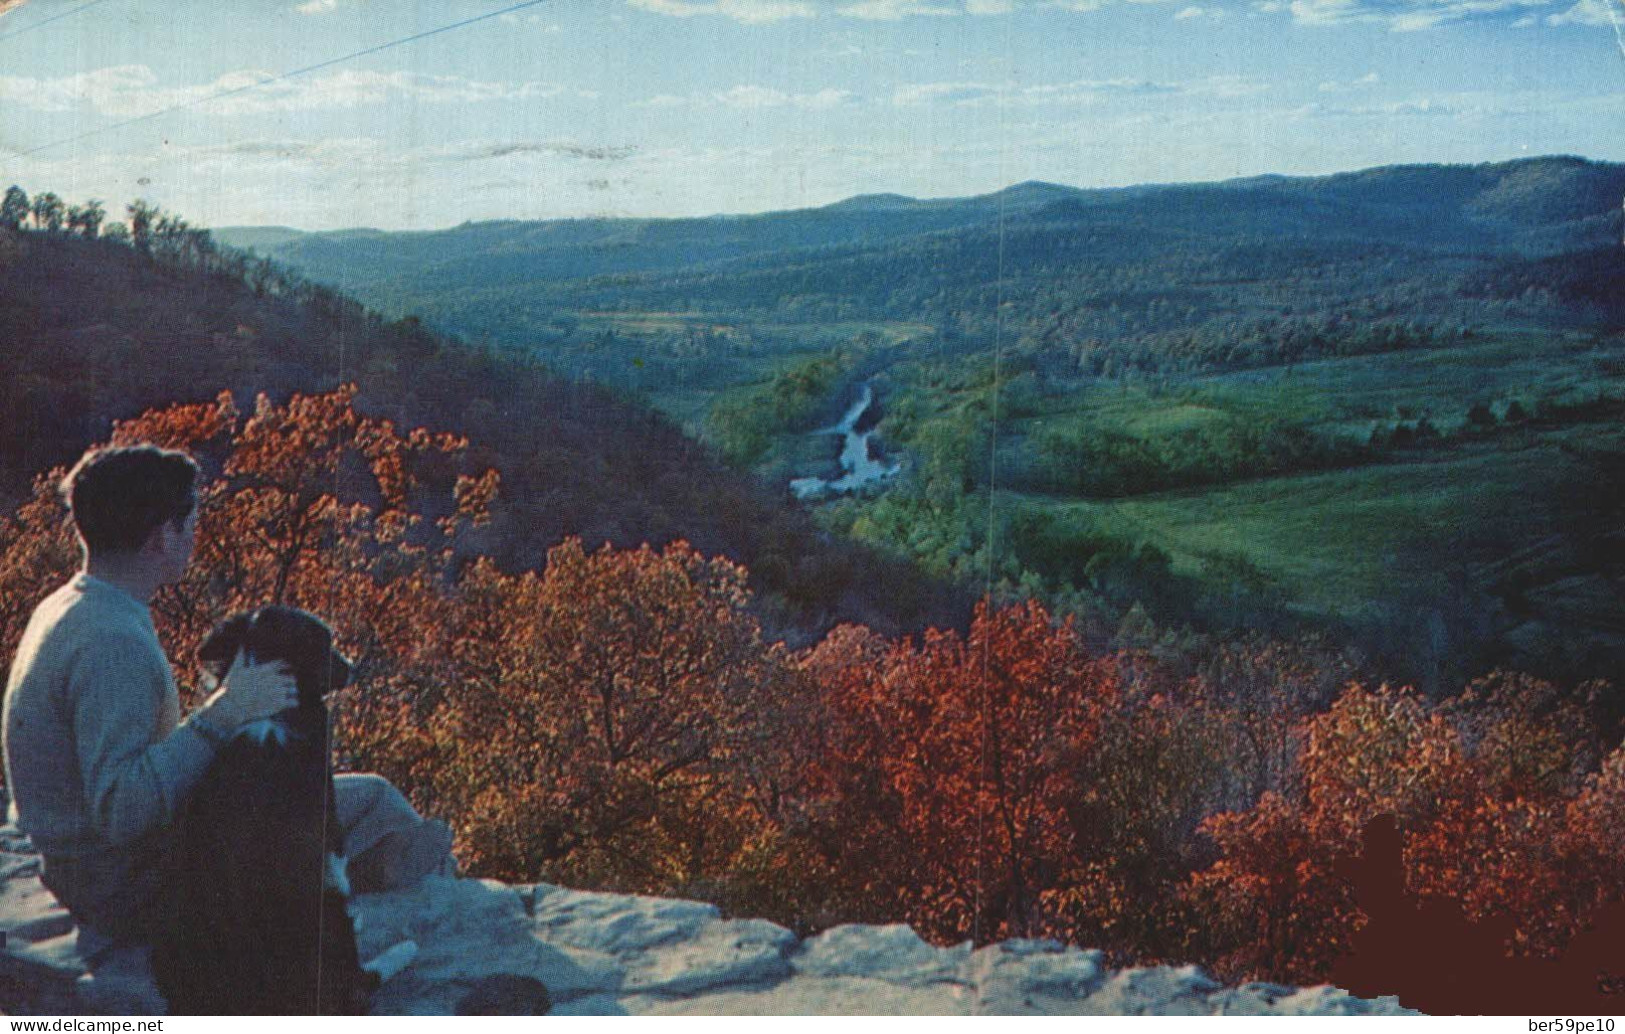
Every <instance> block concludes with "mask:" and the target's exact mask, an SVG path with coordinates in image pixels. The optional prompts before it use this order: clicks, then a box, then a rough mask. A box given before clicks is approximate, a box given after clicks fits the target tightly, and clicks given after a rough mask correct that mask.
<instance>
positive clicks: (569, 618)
mask: <svg viewBox="0 0 1625 1034" xmlns="http://www.w3.org/2000/svg"><path fill="white" fill-rule="evenodd" d="M114 439H115V440H116V441H121V442H123V441H138V440H139V441H154V442H158V443H161V444H165V445H171V446H177V447H183V448H187V449H189V450H191V451H192V452H193V453H194V454H195V455H197V456H198V457H199V458H200V461H201V462H202V464H203V466H204V468H205V471H206V474H207V475H208V483H207V485H206V487H205V489H204V491H203V494H202V510H201V516H200V533H199V537H198V542H199V546H198V552H197V556H196V559H195V561H194V564H193V566H192V568H191V570H190V571H189V573H188V575H187V577H186V579H185V580H184V581H183V582H182V583H180V584H178V585H176V586H173V587H170V588H168V589H166V590H165V591H164V592H162V593H161V594H160V596H159V598H158V599H157V600H156V601H155V604H154V612H155V615H156V617H157V619H158V625H159V629H160V634H161V636H162V637H163V640H164V644H165V648H166V650H167V651H168V652H169V654H170V656H171V657H172V658H174V659H175V660H176V661H177V665H178V671H179V675H180V678H181V682H182V684H183V687H184V688H186V689H187V690H188V691H190V690H191V688H192V686H193V679H192V677H191V671H190V669H191V667H192V665H191V663H190V661H191V659H192V658H193V657H194V655H195V650H196V646H197V644H198V642H199V641H200V640H201V638H202V636H203V635H204V634H205V633H206V632H207V630H208V629H209V628H210V627H212V626H213V625H214V624H215V623H216V622H218V621H219V620H221V619H223V618H224V617H226V616H227V615H229V614H231V613H234V612H237V611H240V610H246V609H249V608H252V607H256V606H260V605H263V604H266V603H270V602H283V603H288V604H292V605H295V606H300V607H304V608H307V609H309V610H312V611H314V612H316V613H318V614H321V615H323V616H324V617H326V618H327V619H328V620H329V621H331V622H332V624H333V625H334V627H335V628H336V629H337V631H338V633H339V639H340V644H341V646H342V648H343V649H344V650H345V651H346V652H347V653H348V654H349V655H350V656H352V657H353V658H354V659H355V660H356V662H357V677H356V680H355V682H354V684H353V685H352V686H351V687H350V688H348V689H346V690H345V691H344V692H343V693H342V694H341V695H340V696H339V697H338V698H337V699H336V700H335V706H334V711H335V716H336V717H335V722H336V744H337V750H338V753H339V755H340V758H339V760H340V763H341V764H342V765H344V766H346V767H350V768H356V769H367V770H373V771H378V772H381V773H383V774H384V775H386V776H387V777H389V778H390V779H391V780H392V781H394V782H395V783H396V785H398V786H400V787H401V788H402V789H403V790H404V791H405V792H406V793H407V794H408V795H409V796H410V797H411V798H412V799H413V801H414V803H415V804H416V805H417V806H418V807H419V808H420V809H421V810H423V811H425V812H426V813H430V814H435V815H439V816H441V817H444V818H445V819H447V820H448V821H450V822H452V823H453V825H454V827H455V828H456V831H457V845H456V850H457V853H458V855H459V858H460V859H461V861H462V863H463V865H464V867H465V868H466V869H467V870H468V871H470V872H473V873H475V874H479V875H488V876H495V877H501V878H506V879H512V880H549V881H560V882H566V883H570V884H573V885H578V886H591V887H601V888H606V889H616V890H623V891H638V892H647V893H665V894H685V895H690V896H701V897H706V898H709V899H711V900H715V901H718V902H720V903H722V904H723V905H724V907H725V908H728V909H729V910H730V911H734V912H738V913H749V914H756V915H765V916H768V917H770V918H774V919H777V920H779V921H781V922H785V923H788V924H792V925H795V926H797V927H799V928H802V929H812V928H816V927H820V926H824V925H828V924H831V923H834V922H839V921H872V922H893V921H902V922H908V923H911V924H913V925H914V926H915V927H916V928H917V929H919V930H920V931H921V933H922V934H924V935H926V936H927V937H929V938H932V939H934V940H937V941H941V942H951V941H957V940H962V939H966V938H974V939H976V940H978V941H983V942H986V941H991V940H996V939H1001V938H1008V937H1056V938H1060V939H1063V940H1067V941H1070V942H1073V943H1080V944H1086V945H1088V946H1092V947H1101V948H1104V949H1106V950H1107V951H1108V952H1109V953H1110V954H1111V955H1112V956H1113V958H1114V960H1117V961H1122V962H1128V961H1153V960H1162V961H1181V962H1183V961H1198V962H1202V963H1204V964H1207V965H1209V966H1211V967H1213V968H1215V969H1216V971H1217V972H1219V973H1220V974H1221V975H1222V976H1224V977H1226V978H1229V979H1243V978H1267V979H1274V980H1282V981H1294V982H1313V981H1319V980H1324V979H1326V978H1328V976H1329V975H1331V974H1332V973H1333V972H1334V971H1335V970H1336V969H1337V967H1338V966H1339V964H1340V960H1346V959H1347V957H1348V955H1349V953H1350V951H1351V950H1352V949H1353V948H1354V947H1355V946H1356V945H1357V944H1358V943H1359V941H1360V937H1361V931H1362V930H1364V929H1365V928H1366V924H1367V923H1368V921H1369V914H1368V913H1367V912H1364V911H1362V907H1361V902H1360V900H1359V888H1358V887H1357V886H1356V885H1355V882H1354V881H1352V880H1351V878H1350V876H1349V869H1348V859H1350V858H1354V857H1359V856H1360V852H1361V850H1362V839H1363V836H1364V832H1363V831H1364V830H1366V829H1367V828H1368V826H1369V824H1370V823H1371V822H1372V821H1373V820H1374V819H1377V818H1378V817H1380V816H1390V817H1391V818H1392V822H1393V823H1394V826H1395V830H1396V835H1397V837H1398V838H1399V843H1400V844H1401V849H1400V855H1399V857H1400V859H1401V865H1402V875H1401V876H1399V877H1396V878H1397V879H1400V880H1401V881H1402V883H1403V887H1404V891H1405V893H1407V894H1409V895H1412V896H1413V897H1414V898H1415V899H1416V900H1418V901H1436V902H1449V903H1450V905H1451V907H1453V908H1455V909H1456V910H1457V911H1458V912H1459V914H1460V915H1461V916H1462V917H1463V920H1464V921H1468V922H1478V921H1485V922H1493V923H1494V924H1498V925H1495V926H1494V929H1497V930H1500V931H1503V932H1504V936H1505V941H1506V943H1505V944H1504V945H1503V947H1504V948H1505V949H1506V950H1507V951H1510V952H1512V953H1514V954H1521V955H1524V956H1527V957H1532V958H1533V957H1540V958H1544V957H1550V956H1552V955H1554V954H1556V953H1558V952H1560V951H1561V950H1562V949H1563V948H1564V947H1565V946H1566V945H1568V944H1570V943H1571V942H1573V941H1574V939H1575V938H1576V937H1577V936H1582V935H1583V934H1584V930H1585V923H1586V919H1587V917H1588V916H1589V915H1591V914H1593V913H1594V912H1595V911H1596V910H1597V909H1599V908H1603V907H1608V906H1618V905H1620V904H1622V903H1625V749H1622V748H1621V746H1620V730H1619V728H1618V720H1617V715H1616V712H1614V711H1613V710H1611V708H1612V706H1613V704H1612V701H1611V700H1610V698H1609V695H1608V694H1609V690H1608V687H1605V686H1601V685H1587V686H1581V687H1571V688H1567V689H1564V688H1561V687H1557V686H1553V685H1550V684H1547V683H1543V682H1540V681H1538V680H1535V679H1531V678H1527V677H1525V676H1519V675H1510V674H1496V675H1493V676H1490V677H1488V678H1486V679H1483V680H1480V681H1479V682H1476V683H1474V684H1473V685H1472V686H1470V687H1469V688H1468V689H1467V690H1466V691H1464V692H1463V693H1462V694H1460V695H1458V696H1457V697H1455V698H1453V699H1451V700H1449V701H1445V702H1442V703H1435V702H1430V701H1427V700H1424V699H1422V698H1421V697H1419V696H1417V695H1416V694H1414V693H1412V692H1409V691H1407V690H1403V689H1396V688H1390V687H1388V686H1381V685H1378V686H1376V687H1375V688H1373V687H1372V685H1370V684H1369V683H1366V682H1363V681H1360V680H1359V679H1358V672H1357V671H1355V670H1354V667H1353V665H1352V664H1348V663H1345V661H1344V660H1343V659H1340V658H1339V657H1337V656H1336V655H1333V654H1330V653H1328V652H1327V651H1325V650H1323V649H1319V648H1305V647H1301V646H1294V645H1292V644H1280V643H1271V642H1266V641H1262V640H1253V641H1245V642H1237V643H1229V644H1221V645H1219V646H1216V647H1214V648H1213V649H1212V650H1210V651H1209V652H1208V653H1207V654H1206V655H1205V656H1204V657H1203V658H1202V659H1200V660H1199V661H1198V662H1195V663H1190V662H1181V661H1173V660H1169V659H1167V658H1161V657H1158V656H1153V655H1150V654H1145V653H1135V652H1117V653H1112V652H1103V651H1101V650H1100V649H1098V648H1092V647H1091V646H1090V645H1089V644H1088V643H1087V642H1086V641H1085V638H1084V636H1083V635H1082V634H1081V633H1080V632H1079V630H1078V629H1077V628H1076V627H1074V625H1073V624H1072V622H1071V621H1070V620H1068V619H1063V618H1058V617H1057V616H1055V615H1052V614H1051V613H1049V612H1048V611H1047V610H1046V609H1045V608H1044V607H1043V606H1042V605H1041V604H1039V603H1037V602H1033V601H1027V602H1023V603H1019V604H1014V605H1008V606H992V605H990V604H983V605H982V606H980V607H979V608H978V609H977V611H976V613H975V616H974V618H973V620H972V621H971V622H970V624H969V626H968V628H967V629H965V630H964V631H958V630H951V629H950V630H937V629H931V630H927V631H925V632H924V633H922V634H920V635H918V636H913V637H904V638H888V637H885V636H882V635H880V634H877V633H876V632H874V631H872V630H870V629H868V628H865V627H862V626H858V625H842V626H839V627H837V628H835V629H833V630H832V631H830V632H829V633H828V634H827V635H825V636H823V637H822V639H821V640H819V641H818V642H816V643H815V644H814V645H813V646H811V647H810V648H807V649H805V650H801V651H799V652H794V651H791V650H788V649H787V648H786V647H785V646H784V645H783V644H781V643H776V642H772V641H770V640H769V639H768V637H766V636H765V635H764V633H763V630H762V627H761V625H760V623H759V621H758V618H757V616H756V612H755V610H754V609H753V602H752V599H751V594H750V592H749V590H748V588H747V572H746V571H745V570H744V568H743V567H741V566H740V565H738V564H736V563H733V562H731V561H730V560H728V559H726V558H723V557H707V556H704V555H702V554H701V553H699V552H698V551H696V550H694V549H693V548H691V547H690V546H689V545H687V544H686V543H683V542H680V541H679V542H672V543H669V544H666V545H664V546H663V547H661V548H654V547H652V546H649V545H645V546H643V547H642V548H639V549H630V550H626V549H620V550H618V549H612V548H610V547H608V546H604V547H602V548H592V547H591V546H590V544H587V543H583V542H581V541H579V540H577V539H565V540H563V541H561V542H559V543H558V544H557V545H555V546H554V548H553V549H552V550H551V551H550V552H549V553H548V555H547V558H546V562H545V564H544V565H542V566H541V567H540V568H539V569H538V570H529V571H512V570H505V569H503V568H501V567H499V566H498V565H497V564H496V563H494V562H493V561H491V560H490V559H488V558H486V557H485V556H483V555H481V553H480V551H479V550H478V549H477V548H475V547H476V546H477V545H478V535H479V534H480V532H478V531H477V530H476V529H478V528H479V527H480V526H481V525H482V524H483V523H484V522H485V521H486V520H487V518H488V516H489V513H490V509H491V505H492V503H493V500H494V499H495V497H496V494H497V492H498V489H499V480H498V477H497V475H496V473H495V472H493V471H490V470H485V469H479V467H478V466H477V465H473V464H471V463H470V461H469V458H468V454H467V443H465V442H464V441H462V440H461V439H459V438H457V437H455V436H452V435H447V434H439V433H432V432H429V431H425V430H410V431H408V430H405V429H402V428H398V427H396V426H394V425H393V424H392V423H391V422H389V421H387V420H382V419H378V418H375V417H370V416H367V415H365V414H363V413H362V412H360V411H359V410H358V408H357V395H356V391H355V389H354V388H351V387H346V388H343V389H340V390H338V391H336V392H332V393H328V394H325V395H317V396H294V397H293V398H291V399H290V400H289V401H288V402H286V403H285V404H280V405H279V404H274V403H272V402H271V401H269V400H267V399H265V398H260V399H259V400H257V402H256V403H255V405H254V407H253V410H252V412H251V413H248V414H246V415H245V414H244V413H242V412H240V411H239V410H238V409H237V407H236V405H235V403H234V400H233V399H232V398H231V397H230V396H228V395H222V396H220V397H219V398H218V399H216V400H215V401H214V402H212V403H207V404H199V405H186V406H174V407H170V408H168V409H164V410H161V411H155V412H150V413H148V414H146V415H144V416H142V417H140V418H139V419H137V420H134V421H130V422H127V423H124V424H121V425H119V426H118V427H117V428H116V429H115V433H114ZM59 477H60V472H59V471H58V472H52V473H51V474H48V475H45V476H43V477H41V478H40V479H38V481H37V482H36V483H35V486H34V491H33V494H32V496H31V497H30V498H29V499H27V500H26V501H24V502H23V504H22V505H21V506H20V507H19V508H18V509H17V510H16V511H15V512H14V513H13V514H12V515H10V516H8V517H5V518H3V519H0V637H3V639H0V641H3V645H4V648H5V651H6V654H7V655H8V656H9V652H10V651H11V649H13V648H14V646H15V643H16V640H17V638H18V636H19V635H20V633H21V629H22V624H23V622H24V621H26V618H27V614H28V612H29V610H30V609H31V608H32V606H33V604H34V603H35V602H37V600H38V599H39V598H40V597H41V596H43V595H44V594H45V593H46V592H48V591H49V590H50V589H51V587H53V586H54V585H55V584H57V583H58V582H59V581H60V580H62V579H63V578H64V577H65V576H66V575H67V574H68V573H69V572H70V571H71V570H72V568H73V566H74V564H75V563H76V562H77V554H76V550H75V547H74V544H73V542H72V539H71V537H70V535H69V534H68V532H67V529H66V526H65V524H64V516H65V515H64V512H63V509H62V505H61V503H60V501H59V500H58V499H57V497H56V495H55V483H56V480H57V479H58V478H59ZM1485 928H1486V929H1488V928H1489V927H1485Z"/></svg>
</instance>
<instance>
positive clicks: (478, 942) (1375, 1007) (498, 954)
mask: <svg viewBox="0 0 1625 1034" xmlns="http://www.w3.org/2000/svg"><path fill="white" fill-rule="evenodd" d="M5 846H6V847H8V848H10V849H9V850H6V851H4V852H0V930H4V932H5V946H4V949H3V951H0V1009H3V1010H4V1011H5V1012H7V1013H63V1014H74V1013H78V1014H84V1013H87V1012H92V1011H94V1010H95V1008H96V1004H97V1003H96V1000H95V999H94V998H93V997H91V995H90V994H88V993H87V985H86V984H85V982H84V980H83V978H82V974H83V967H82V965H81V963H80V960H79V958H78V956H77V955H76V954H75V952H74V933H73V930H72V924H71V922H70V921H69V919H68V916H67V914H66V913H65V912H64V911H63V910H62V909H61V908H60V907H58V906H57V905H56V903H55V901H54V900H53V899H52V898H51V896H50V894H49V893H48V892H46V891H45V889H44V888H43V887H42V886H41V885H40V882H39V875H38V873H39V860H38V858H37V857H35V856H32V855H29V854H26V853H21V852H19V851H18V850H16V848H17V846H18V845H17V844H16V843H15V842H13V843H11V844H7V845H5ZM355 906H356V911H357V913H358V915H359V922H360V930H359V938H360V941H361V947H362V954H363V956H364V957H371V956H373V955H376V954H378V953H380V952H382V951H384V950H385V949H387V948H388V947H390V946H391V945H393V944H396V943H398V942H400V941H401V940H404V939H407V938H410V939H412V940H414V941H416V942H417V943H418V945H419V948H420V951H419V954H418V956H417V959H416V960H415V961H414V962H413V963H412V965H411V966H409V967H408V968H407V969H406V970H405V971H404V972H402V973H401V974H400V975H399V976H397V977H395V978H394V979H393V980H391V981H390V982H389V983H387V984H386V985H384V987H383V989H382V990H381V991H380V992H379V993H378V995H377V996H376V997H375V998H374V1001H373V1011H374V1013H376V1014H381V1015H425V1014H429V1015H448V1014H456V1013H463V1014H486V1015H490V1014H505V1015H515V1014H520V1015H523V1014H531V1013H536V1012H541V1011H551V1012H552V1013H554V1014H563V1015H588V1014H664V1015H678V1014H689V1015H714V1014H764V1015H771V1014H807V1013H814V1014H831V1015H834V1014H870V1015H873V1014H902V1015H935V1014H945V1015H955V1014H957V1015H964V1014H978V1013H980V1014H1106V1015H1133V1014H1153V1013H1155V1014H1182V1015H1192V1014H1214V1015H1256V1014H1272V1013H1273V1014H1290V1015H1304V1014H1335V1015H1346V1014H1384V1015H1391V1014H1400V1013H1405V1012H1406V1010H1404V1009H1401V1008H1400V1007H1399V1006H1398V1004H1397V1003H1396V1002H1395V1001H1393V1000H1392V999H1377V1000H1374V1001H1367V1000H1362V999H1358V998H1353V997H1351V996H1349V995H1348V994H1347V993H1345V992H1343V991H1339V990H1337V989H1335V988H1330V987H1314V988H1305V989H1296V988H1290V987H1280V986H1276V985H1273V984H1248V985H1245V986H1242V987H1232V988H1226V987H1221V986H1220V985H1219V984H1217V983H1216V982H1214V981H1213V980H1211V979H1210V978H1209V977H1207V976H1206V975H1205V974H1204V973H1203V972H1202V971H1201V970H1200V969H1198V968H1196V967H1195V966H1184V967H1178V968H1174V967H1157V968H1145V969H1127V970H1116V971H1112V970H1108V969H1107V968H1106V967H1105V965H1104V964H1103V960H1102V957H1101V954H1100V952H1098V951H1080V950H1078V949H1076V948H1066V947H1063V946H1062V945H1059V944H1056V943H1054V942H1051V941H1006V942H1004V943H1001V944H996V945H991V946H989V947H985V948H982V949H980V950H976V951H972V950H971V947H970V945H969V944H961V945H958V946H956V947H952V948H938V947H934V946H932V945H929V944H927V943H925V942H924V941H922V940H921V939H920V938H919V936H918V935H917V934H915V933H914V931H913V930H911V929H909V928H908V927H906V926H838V927H835V928H833V929H830V930H826V931H825V932H823V933H821V934H819V935H818V936H816V937H812V938H809V939H807V940H799V939H797V938H796V937H795V935H793V934H792V933H791V932H790V931H788V930H786V929H784V928H783V927H780V926H776V925H774V924H773V923H769V922H765V921H763V920H760V919H725V918H723V917H722V916H721V914H720V913H719V912H718V911H717V909H716V908H715V907H714V906H712V905H708V904H705V903H703V902H698V901H679V900H673V899H667V898H647V897H633V896H628V895H620V894H599V893H589V892H584V891H575V890H568V889H565V888H563V887H555V886H551V885H549V884H536V885H535V886H508V885H505V884H502V883H497V882H494V881H490V880H473V879H452V878H449V877H430V878H429V879H427V880H425V881H424V882H423V883H422V884H421V885H420V886H418V887H417V888H415V889H413V890H411V891H402V892H396V893H389V894H370V895H363V896H361V897H359V898H357V899H356V901H355Z"/></svg>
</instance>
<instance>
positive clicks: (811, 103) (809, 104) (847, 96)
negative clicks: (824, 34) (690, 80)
mask: <svg viewBox="0 0 1625 1034" xmlns="http://www.w3.org/2000/svg"><path fill="white" fill-rule="evenodd" d="M712 96H713V97H714V98H715V99H716V101H717V103H719V104H725V105H727V106H728V107H730V108H783V107H792V108H802V109H806V110H813V111H821V110H825V109H828V108H835V107H839V106H840V105H842V104H846V103H847V102H849V101H850V100H851V99H852V94H851V93H849V92H848V91H846V90H833V89H826V90H819V91H818V92H817V93H785V92H784V91H782V90H775V89H772V88H771V87H766V86H735V87H734V88H733V89H731V90H726V91H724V92H721V93H717V94H713V95H712Z"/></svg>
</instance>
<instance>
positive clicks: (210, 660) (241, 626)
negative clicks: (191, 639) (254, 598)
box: [197, 614, 254, 679]
mask: <svg viewBox="0 0 1625 1034" xmlns="http://www.w3.org/2000/svg"><path fill="white" fill-rule="evenodd" d="M253 619H254V616H253V615H252V614H238V615H236V616H235V617H232V618H230V619H228V620H227V621H225V622H223V623H222V624H220V625H218V626H216V627H215V630H214V631H213V632H210V633H209V637H208V638H207V639H205V640H203V645H202V646H199V647H198V649H197V659H198V664H200V665H201V666H202V668H203V670H204V671H206V672H208V673H209V674H210V675H213V676H214V677H215V678H216V679H224V678H225V677H226V672H228V671H230V670H231V662H232V661H234V660H236V659H237V651H238V650H240V649H242V647H243V645H244V643H245V642H247V639H248V630H249V627H250V626H251V625H252V624H253Z"/></svg>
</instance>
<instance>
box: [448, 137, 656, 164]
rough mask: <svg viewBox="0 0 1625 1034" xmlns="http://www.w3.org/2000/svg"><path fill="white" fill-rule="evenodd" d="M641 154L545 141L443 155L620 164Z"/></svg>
mask: <svg viewBox="0 0 1625 1034" xmlns="http://www.w3.org/2000/svg"><path fill="white" fill-rule="evenodd" d="M637 153H638V148H637V147H636V146H634V145H630V144H623V145H613V146H587V145H583V144H572V143H559V142H556V141H544V142H525V143H506V144H478V145H473V146H468V147H459V148H454V149H452V150H449V151H448V152H447V153H446V154H445V155H444V156H443V160H445V161H456V162H477V161H491V160H493V159H498V158H514V157H524V156H527V155H540V156H549V157H563V158H580V159H582V160H584V161H593V162H620V161H625V160H627V159H628V158H631V157H632V156H633V155H635V154H637Z"/></svg>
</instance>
